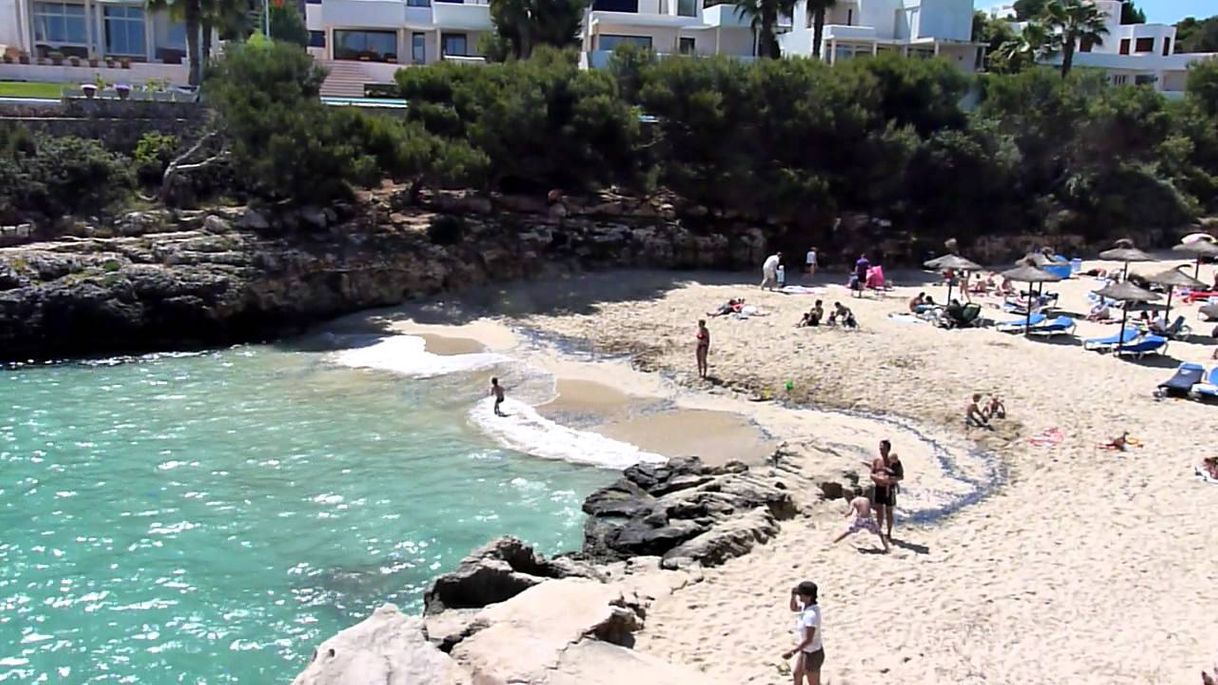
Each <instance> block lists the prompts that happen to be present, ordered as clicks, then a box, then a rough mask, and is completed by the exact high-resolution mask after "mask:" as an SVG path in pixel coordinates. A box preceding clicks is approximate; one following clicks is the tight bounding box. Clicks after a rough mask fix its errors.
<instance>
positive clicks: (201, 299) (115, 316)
mask: <svg viewBox="0 0 1218 685" xmlns="http://www.w3.org/2000/svg"><path fill="white" fill-rule="evenodd" d="M435 204H444V203H435ZM444 206H446V207H448V206H451V207H452V208H453V211H454V212H457V211H459V212H462V213H449V214H436V213H435V212H432V211H425V210H423V209H419V208H417V207H403V200H401V199H400V194H395V193H394V192H390V191H386V192H383V193H379V194H376V195H371V196H366V197H363V198H361V199H360V201H359V202H358V203H356V204H353V205H336V206H334V207H327V208H324V209H318V208H304V209H299V210H292V211H285V212H280V213H279V214H275V215H272V214H270V213H264V212H257V211H253V210H246V209H243V208H230V209H219V210H214V211H211V212H208V213H202V212H190V213H181V214H178V215H169V214H168V213H166V212H134V213H131V214H128V215H126V216H125V217H122V218H121V219H120V220H118V221H116V222H114V223H113V224H112V225H106V226H81V227H78V228H77V229H73V231H72V233H73V235H72V236H70V237H66V238H63V239H61V240H58V241H55V242H43V243H33V244H27V245H23V246H20V247H9V248H3V249H0V359H7V360H25V359H32V358H39V359H45V358H55V357H63V356H72V355H80V354H95V353H108V352H125V351H138V350H145V349H173V348H182V347H197V346H206V345H218V344H228V343H233V342H241V341H248V340H257V339H261V338H265V337H270V336H274V335H278V334H281V333H285V332H291V331H293V330H295V329H297V328H299V327H302V326H304V325H307V324H310V323H313V322H316V321H320V320H325V319H328V318H332V317H335V316H338V315H341V314H345V313H349V312H354V311H358V310H361V309H367V308H372V307H380V306H389V305H394V304H398V303H401V302H402V301H404V300H407V299H409V298H412V297H416V296H421V295H427V294H433V293H437V292H440V291H445V290H454V289H459V288H465V287H471V286H476V285H481V284H485V283H488V282H492V281H509V280H520V279H528V278H538V277H542V276H546V275H553V274H555V273H556V272H559V273H560V272H566V271H573V270H579V269H592V268H608V267H656V268H725V269H731V268H742V267H745V266H750V267H751V266H754V265H755V264H756V263H757V261H758V260H759V259H760V258H761V257H762V256H763V254H764V249H765V240H764V237H763V236H762V234H761V232H760V231H759V230H756V229H749V228H747V227H744V226H737V227H731V230H730V231H725V233H723V234H716V233H713V232H695V231H692V230H690V229H688V228H686V227H684V226H682V225H681V224H680V223H679V222H676V221H673V220H668V219H665V218H663V217H662V216H660V214H659V213H651V215H644V216H628V215H622V216H611V215H609V214H606V213H595V212H594V211H593V210H592V209H587V208H581V207H576V208H575V209H574V210H572V211H571V212H569V213H568V214H567V216H566V217H565V218H562V219H561V220H558V219H555V218H553V217H552V216H551V213H549V212H546V213H542V214H533V213H524V212H512V211H505V210H502V209H499V208H496V207H493V206H492V205H491V204H490V203H489V202H487V201H486V200H485V199H484V198H481V199H480V198H472V199H468V200H464V201H462V202H460V203H457V202H455V201H454V200H451V199H450V200H448V204H444ZM598 211H599V210H598ZM483 212H491V213H483Z"/></svg>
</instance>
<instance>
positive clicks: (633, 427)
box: [594, 409, 778, 465]
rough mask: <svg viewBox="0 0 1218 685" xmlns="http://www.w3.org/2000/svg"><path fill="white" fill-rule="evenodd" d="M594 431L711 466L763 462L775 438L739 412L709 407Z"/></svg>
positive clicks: (632, 420) (774, 445) (617, 423)
mask: <svg viewBox="0 0 1218 685" xmlns="http://www.w3.org/2000/svg"><path fill="white" fill-rule="evenodd" d="M594 430H596V432H598V433H601V434H603V435H606V436H608V437H611V438H614V439H616V440H622V441H623V442H629V443H631V444H634V445H638V446H639V447H642V448H643V449H645V450H647V451H649V452H656V453H658V454H663V455H665V456H668V457H683V456H691V455H696V456H698V457H701V458H702V461H704V462H706V463H707V464H712V465H722V464H725V463H727V462H728V461H731V460H733V459H735V460H739V461H743V462H744V463H746V464H750V465H760V464H763V463H765V461H766V460H767V459H768V458H769V456H770V455H771V454H773V452H774V448H775V447H777V446H778V441H776V440H771V439H768V438H766V437H765V436H764V435H763V434H762V432H761V430H760V429H758V427H757V426H756V425H755V424H753V423H752V422H751V421H749V420H748V419H747V418H746V417H744V416H742V415H740V414H734V413H731V412H724V411H714V410H708V409H674V410H670V411H664V412H660V413H657V414H649V415H646V416H637V417H633V418H630V419H626V420H624V421H614V422H612V423H607V424H605V425H602V426H597V427H596V428H595V429H594Z"/></svg>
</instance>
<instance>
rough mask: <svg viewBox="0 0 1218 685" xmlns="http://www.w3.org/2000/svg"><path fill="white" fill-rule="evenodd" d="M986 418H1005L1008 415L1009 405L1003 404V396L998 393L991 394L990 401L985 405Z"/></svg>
mask: <svg viewBox="0 0 1218 685" xmlns="http://www.w3.org/2000/svg"><path fill="white" fill-rule="evenodd" d="M985 415H986V418H990V419H1005V418H1006V417H1007V405H1005V404H1003V402H1002V398H1001V397H999V396H998V395H997V394H994V395H990V401H989V403H987V404H986V406H985Z"/></svg>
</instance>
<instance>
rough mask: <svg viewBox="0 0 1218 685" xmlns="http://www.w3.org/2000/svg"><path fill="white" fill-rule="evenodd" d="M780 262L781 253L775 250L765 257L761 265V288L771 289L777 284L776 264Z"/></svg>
mask: <svg viewBox="0 0 1218 685" xmlns="http://www.w3.org/2000/svg"><path fill="white" fill-rule="evenodd" d="M781 263H782V253H781V252H775V253H774V254H772V255H770V256H769V257H766V259H765V263H763V264H762V265H761V289H762V290H766V289H769V290H773V289H774V286H776V285H778V265H779V264H781Z"/></svg>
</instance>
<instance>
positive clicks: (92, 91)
mask: <svg viewBox="0 0 1218 685" xmlns="http://www.w3.org/2000/svg"><path fill="white" fill-rule="evenodd" d="M80 90H81V92H82V93H84V94H85V97H87V98H89V99H90V100H92V99H93V98H94V97H96V96H97V84H96V83H82V84H80Z"/></svg>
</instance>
